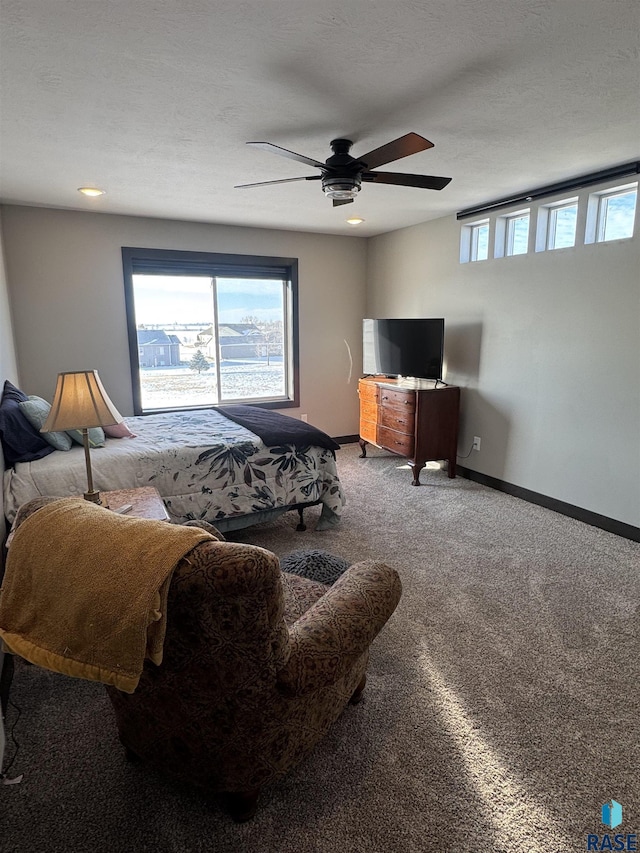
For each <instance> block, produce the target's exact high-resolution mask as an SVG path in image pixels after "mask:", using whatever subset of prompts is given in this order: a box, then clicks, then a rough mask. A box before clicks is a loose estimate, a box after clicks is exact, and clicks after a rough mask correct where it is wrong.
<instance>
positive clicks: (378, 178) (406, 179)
mask: <svg viewBox="0 0 640 853" xmlns="http://www.w3.org/2000/svg"><path fill="white" fill-rule="evenodd" d="M362 180H363V181H373V182H374V183H377V184H396V185H397V186H399V187H418V188H419V189H423V190H443V189H444V188H445V187H446V186H447V184H448V183H450V182H451V178H438V177H436V176H435V175H407V174H404V173H403V172H365V173H364V174H363V176H362Z"/></svg>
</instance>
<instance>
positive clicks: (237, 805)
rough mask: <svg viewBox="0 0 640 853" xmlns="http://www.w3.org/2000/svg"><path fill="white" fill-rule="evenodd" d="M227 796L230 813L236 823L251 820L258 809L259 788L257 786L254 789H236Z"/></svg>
mask: <svg viewBox="0 0 640 853" xmlns="http://www.w3.org/2000/svg"><path fill="white" fill-rule="evenodd" d="M227 796H228V802H229V813H230V814H231V817H232V818H233V820H234V821H235V822H236V823H244V822H245V821H247V820H251V818H252V817H253V816H254V815H255V813H256V811H257V810H258V797H259V796H260V789H259V788H255V789H254V790H253V791H234V792H233V793H230V794H228V795H227Z"/></svg>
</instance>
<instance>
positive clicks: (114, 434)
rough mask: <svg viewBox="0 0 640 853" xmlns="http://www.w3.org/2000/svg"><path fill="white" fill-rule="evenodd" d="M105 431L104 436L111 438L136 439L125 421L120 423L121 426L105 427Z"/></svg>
mask: <svg viewBox="0 0 640 853" xmlns="http://www.w3.org/2000/svg"><path fill="white" fill-rule="evenodd" d="M103 429H104V434H105V435H106V436H108V437H109V438H136V434H135V432H131V430H130V429H129V427H128V426H127V425H126V423H125V422H124V421H120V423H119V424H113V426H106V427H103Z"/></svg>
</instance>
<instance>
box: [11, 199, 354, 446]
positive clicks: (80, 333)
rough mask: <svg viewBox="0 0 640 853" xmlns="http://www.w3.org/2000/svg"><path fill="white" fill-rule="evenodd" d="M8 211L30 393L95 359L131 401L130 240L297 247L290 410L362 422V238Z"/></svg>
mask: <svg viewBox="0 0 640 853" xmlns="http://www.w3.org/2000/svg"><path fill="white" fill-rule="evenodd" d="M2 216H3V230H4V242H5V254H6V265H7V276H8V283H9V294H10V299H11V306H12V311H13V321H14V333H15V340H16V348H17V359H18V365H19V367H20V378H21V382H22V387H23V389H24V390H25V391H26V393H28V394H38V395H40V396H42V397H45V398H48V399H49V398H51V396H52V394H53V389H54V387H55V379H56V375H57V373H58V372H59V371H66V370H77V369H84V368H95V369H97V370H98V371H99V372H100V377H101V378H102V381H103V382H104V384H105V387H106V388H107V390H108V392H109V395H110V396H111V398H112V399H113V401H114V403H115V404H116V406H117V407H118V409H120V411H121V412H122V413H123V414H131V413H132V411H133V400H132V394H131V374H130V368H129V349H128V343H127V328H126V316H125V303H124V286H123V278H122V258H121V247H122V246H137V247H146V248H158V249H180V250H190V251H206V252H228V253H238V254H256V255H274V256H280V257H297V258H298V259H299V313H300V409H299V410H297V409H286V410H284V411H286V413H287V414H292V415H296V414H297V413H301V412H305V413H307V414H308V417H309V422H310V423H314V424H316V426H319V427H320V428H321V429H323V430H325V431H326V432H328V433H330V434H331V435H351V434H354V433H357V431H358V402H357V400H358V398H357V380H358V376H359V372H360V369H361V346H362V341H361V338H362V317H363V314H364V304H365V270H366V240H365V239H363V238H353V237H334V236H327V235H318V234H307V233H297V232H296V233H294V232H287V231H276V230H273V231H269V230H261V229H251V228H237V227H232V226H220V225H207V224H199V223H191V222H178V221H175V222H173V221H168V220H160V219H143V218H135V217H125V216H111V215H106V214H96V213H82V212H75V211H64V210H52V209H45V208H35V207H20V206H12V205H8V206H5V207H4V208H3V209H2ZM345 341H346V342H348V344H349V347H350V348H351V349H352V351H353V357H354V362H355V370H353V371H352V370H351V365H350V359H349V351H348V349H347V346H346V344H345Z"/></svg>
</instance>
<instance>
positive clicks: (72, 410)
mask: <svg viewBox="0 0 640 853" xmlns="http://www.w3.org/2000/svg"><path fill="white" fill-rule="evenodd" d="M121 421H122V416H121V415H120V413H119V412H118V410H117V409H116V407H115V406H114V405H113V403H112V402H111V400H110V399H109V396H108V394H107V392H106V391H105V390H104V386H103V385H102V382H101V381H100V377H99V376H98V371H97V370H79V371H75V372H73V373H59V374H58V382H57V384H56V392H55V394H54V397H53V403H52V404H51V411H50V412H49V415H48V417H47V419H46V421H45V422H44V424H43V425H42V427H41V429H40V432H62V431H64V430H68V429H77V430H80V431H81V432H82V443H83V445H84V458H85V462H86V466H87V482H88V489H87V491H86V492H85V493H84V498H85V500H87V501H91V502H92V503H97V504H101V503H102V501H101V500H100V492H99V491H98V490H97V489H94V488H93V475H92V473H91V456H90V455H89V429H90V428H91V427H104V426H110V425H111V424H118V423H120V422H121Z"/></svg>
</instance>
